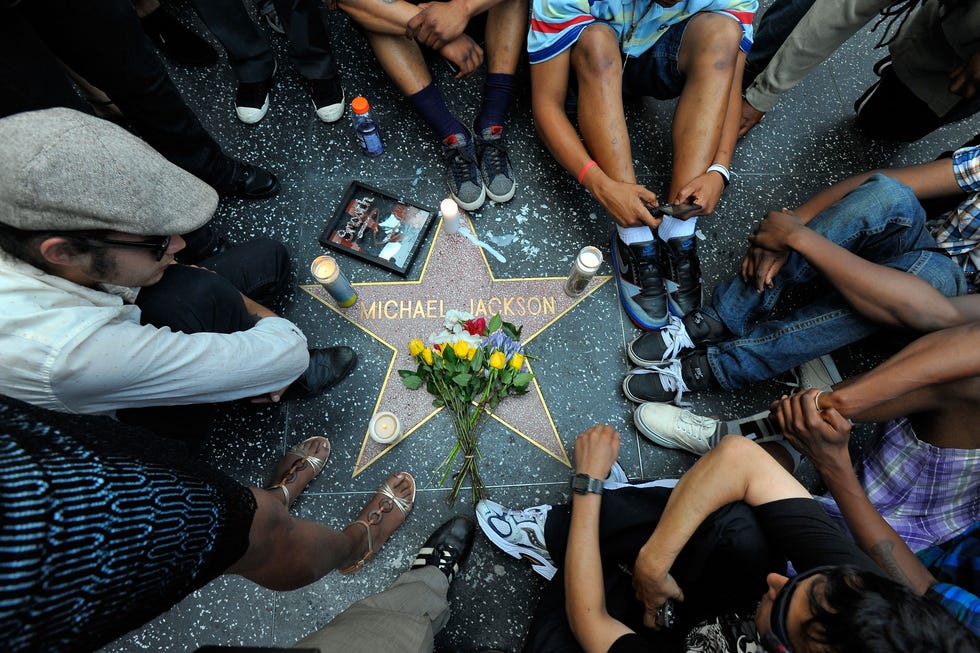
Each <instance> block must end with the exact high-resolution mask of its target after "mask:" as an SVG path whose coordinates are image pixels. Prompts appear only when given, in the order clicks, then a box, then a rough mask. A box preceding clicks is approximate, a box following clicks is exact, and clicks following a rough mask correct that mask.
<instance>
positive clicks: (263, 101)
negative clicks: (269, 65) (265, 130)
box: [235, 68, 276, 125]
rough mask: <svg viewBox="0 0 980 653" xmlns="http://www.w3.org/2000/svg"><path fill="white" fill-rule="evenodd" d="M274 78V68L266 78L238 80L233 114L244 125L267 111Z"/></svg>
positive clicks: (262, 115)
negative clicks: (254, 80)
mask: <svg viewBox="0 0 980 653" xmlns="http://www.w3.org/2000/svg"><path fill="white" fill-rule="evenodd" d="M275 80H276V68H273V69H272V74H271V75H269V77H268V78H266V79H262V80H259V81H257V82H239V83H238V90H237V91H236V92H235V115H237V116H238V119H239V120H241V121H242V122H243V123H245V124H246V125H254V124H255V123H257V122H258V121H260V120H262V119H263V118H265V114H267V113H268V112H269V97H270V94H271V92H272V85H273V84H275Z"/></svg>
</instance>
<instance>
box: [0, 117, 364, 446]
mask: <svg viewBox="0 0 980 653" xmlns="http://www.w3.org/2000/svg"><path fill="white" fill-rule="evenodd" d="M217 199H218V198H217V195H216V194H215V192H214V190H212V189H211V188H210V187H209V186H207V185H206V184H204V183H203V182H201V181H200V180H198V179H196V178H195V177H193V176H192V175H190V174H188V173H186V172H184V171H183V170H181V169H180V168H177V167H176V166H174V165H172V164H171V163H169V162H167V161H166V160H165V159H164V158H163V157H161V156H160V155H159V154H157V153H156V152H155V151H154V150H152V149H151V148H150V147H149V146H147V145H146V144H145V143H143V142H142V141H140V140H139V139H137V138H136V137H134V136H132V135H131V134H129V133H128V132H126V131H125V130H123V129H121V128H120V127H117V126H116V125H113V124H112V123H109V122H107V121H105V120H101V119H98V118H94V117H91V116H87V115H85V114H81V113H78V112H75V111H71V110H69V109H48V110H45V111H37V112H29V113H22V114H17V115H14V116H9V117H7V118H4V119H2V120H0V248H2V249H3V250H4V251H3V253H2V254H0V297H2V298H3V306H4V310H3V312H2V314H0V366H2V367H3V368H4V370H5V373H4V374H3V375H2V380H0V392H2V393H4V394H7V395H10V396H13V397H16V398H18V399H22V400H24V401H28V402H30V403H33V404H37V405H40V406H43V407H46V408H51V409H54V410H59V411H65V412H73V413H110V412H112V411H115V410H118V409H121V408H143V407H151V406H167V407H168V410H166V411H164V412H165V413H166V414H165V415H163V414H159V415H155V416H150V419H148V420H146V419H137V420H136V421H139V422H141V423H146V424H147V425H150V426H153V427H154V428H155V430H160V431H161V432H168V433H169V432H174V433H176V434H180V433H181V431H182V430H184V429H188V430H191V431H195V432H197V431H200V430H201V429H206V422H207V421H208V414H209V413H208V411H191V412H186V411H185V412H179V411H177V410H176V409H173V408H170V407H172V406H175V405H186V404H211V403H212V402H222V401H231V400H235V399H242V398H249V397H250V398H255V399H256V400H257V401H278V400H279V399H280V398H281V397H282V396H283V393H284V392H285V391H286V388H287V387H291V390H290V394H291V395H292V396H303V395H307V396H312V395H314V394H317V393H320V392H322V391H324V390H326V389H327V388H329V387H331V386H333V385H334V384H336V383H337V382H339V381H340V380H341V379H343V378H344V377H345V376H346V375H347V374H348V373H349V372H350V371H351V369H352V368H353V367H354V364H355V363H356V356H355V354H354V352H353V350H351V349H350V348H348V347H333V348H329V349H320V350H312V351H311V352H308V351H307V345H306V338H305V336H304V335H303V334H302V332H300V330H299V329H298V328H297V327H296V326H295V325H294V324H292V323H291V322H288V321H287V320H284V319H282V318H280V317H277V316H276V315H275V313H273V312H272V311H270V310H269V309H268V308H265V307H264V306H262V305H261V304H259V303H257V302H256V301H253V300H252V299H251V298H250V297H249V295H253V296H255V297H258V298H259V299H263V298H266V299H268V298H273V297H274V296H275V295H276V293H277V292H278V291H280V290H281V289H282V288H283V287H284V284H285V283H286V282H287V280H288V275H289V259H288V255H287V253H286V250H285V248H284V247H283V246H282V245H281V244H279V243H276V242H274V241H271V240H268V239H258V240H255V241H252V242H250V243H247V244H244V245H241V246H238V247H233V248H230V249H228V250H227V251H225V252H223V253H220V254H218V255H217V256H214V257H212V258H209V259H206V260H205V261H203V262H202V265H203V266H205V267H208V268H210V270H213V271H214V272H216V273H217V274H215V273H214V272H212V271H209V270H208V269H202V268H198V267H191V266H186V265H174V256H175V255H176V254H178V253H179V252H180V250H181V248H182V247H183V246H184V241H183V239H182V238H181V237H180V236H178V235H176V234H180V233H186V232H191V231H195V230H197V229H198V228H199V227H202V226H203V225H205V224H206V223H207V222H208V221H209V220H210V219H211V215H212V213H213V212H214V209H215V206H216V204H217ZM294 382H296V383H294ZM178 414H179V415H182V416H183V418H182V419H181V418H178ZM143 416H144V417H145V416H146V415H145V414H144V415H143ZM195 434H198V433H195Z"/></svg>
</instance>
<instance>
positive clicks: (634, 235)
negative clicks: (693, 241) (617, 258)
mask: <svg viewBox="0 0 980 653" xmlns="http://www.w3.org/2000/svg"><path fill="white" fill-rule="evenodd" d="M616 231H617V232H618V233H619V239H620V240H621V241H623V242H624V243H625V244H627V245H632V244H633V243H646V242H649V241H651V240H653V239H654V237H655V234H654V232H653V229H651V228H650V227H647V226H646V225H644V226H642V227H620V226H619V225H616ZM692 233H693V232H692Z"/></svg>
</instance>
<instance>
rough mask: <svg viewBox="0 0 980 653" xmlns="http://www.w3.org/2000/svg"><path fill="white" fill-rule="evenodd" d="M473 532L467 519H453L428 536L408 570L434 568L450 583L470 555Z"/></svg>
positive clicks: (473, 526) (473, 527)
mask: <svg viewBox="0 0 980 653" xmlns="http://www.w3.org/2000/svg"><path fill="white" fill-rule="evenodd" d="M475 530H476V525H475V524H474V523H473V520H472V519H470V518H469V517H462V516H460V515H457V516H455V517H453V518H452V519H450V520H449V521H447V522H446V523H445V524H443V525H442V526H440V527H439V528H437V529H436V531H435V532H434V533H433V534H432V535H430V536H429V539H427V540H426V541H425V544H423V545H422V548H421V549H419V553H418V555H417V556H416V557H415V561H414V562H412V566H411V567H410V569H421V568H422V567H435V568H436V569H438V570H439V571H441V572H442V573H444V574H445V575H446V578H448V579H449V582H450V583H452V582H453V579H454V578H455V577H456V574H458V573H459V566H460V565H461V564H463V561H464V560H466V556H468V555H469V554H470V548H471V547H472V546H473V532H474V531H475Z"/></svg>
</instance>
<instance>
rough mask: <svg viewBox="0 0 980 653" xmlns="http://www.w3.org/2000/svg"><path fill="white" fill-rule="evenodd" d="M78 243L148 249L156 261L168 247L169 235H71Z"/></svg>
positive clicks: (161, 258)
mask: <svg viewBox="0 0 980 653" xmlns="http://www.w3.org/2000/svg"><path fill="white" fill-rule="evenodd" d="M73 239H74V240H77V241H78V242H80V243H85V244H86V245H88V246H89V247H102V248H107V247H121V248H124V249H148V250H150V252H151V253H152V254H153V255H155V256H156V257H157V260H158V261H162V260H163V255H164V254H166V253H167V249H168V248H169V247H170V236H150V237H149V238H147V239H146V240H117V239H115V238H88V237H77V236H74V237H73Z"/></svg>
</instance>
